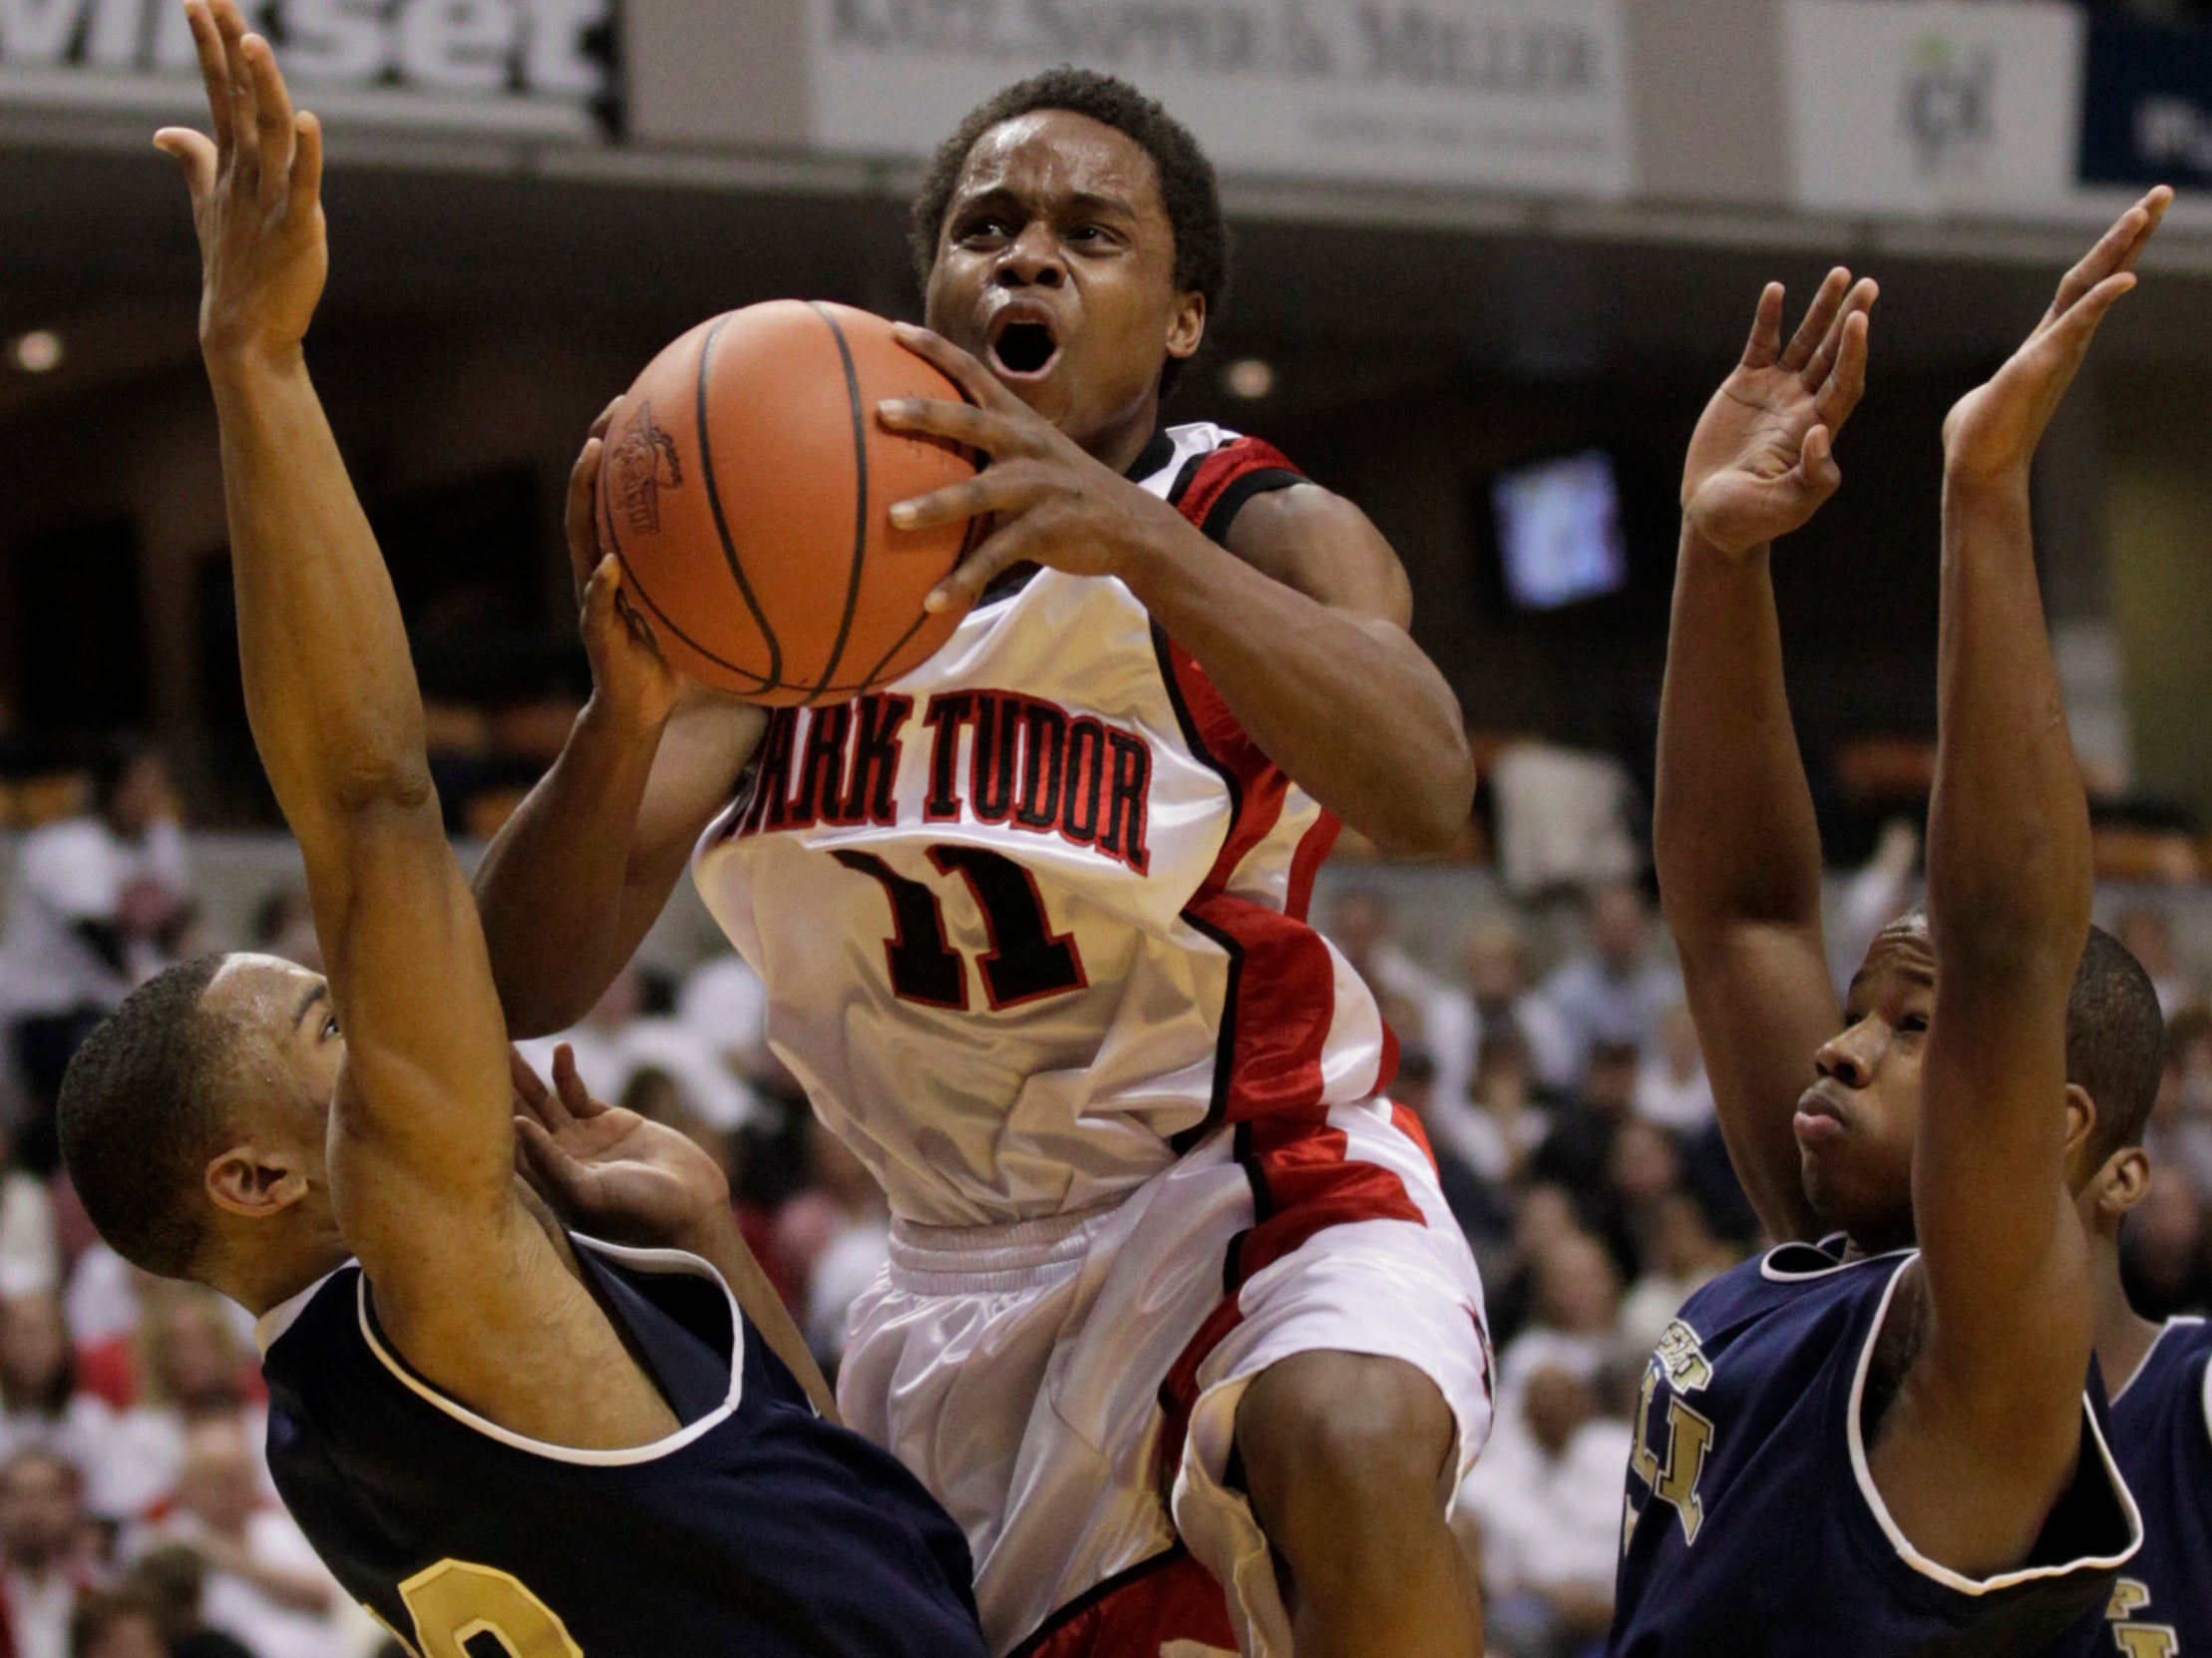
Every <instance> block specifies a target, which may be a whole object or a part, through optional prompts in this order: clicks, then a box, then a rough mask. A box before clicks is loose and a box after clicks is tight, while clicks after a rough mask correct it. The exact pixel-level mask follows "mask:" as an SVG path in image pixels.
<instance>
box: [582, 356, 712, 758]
mask: <svg viewBox="0 0 2212 1658" xmlns="http://www.w3.org/2000/svg"><path fill="white" fill-rule="evenodd" d="M621 403H622V400H621V399H620V398H618V397H617V398H616V399H615V400H614V401H613V402H611V403H609V404H608V405H607V406H606V408H605V409H604V410H602V411H601V412H600V415H599V418H598V419H597V420H595V421H593V422H592V423H591V435H590V436H589V437H587V438H586V439H585V440H584V444H583V452H582V453H581V454H580V455H578V456H577V457H576V464H575V469H574V470H573V471H572V472H570V473H569V474H568V507H567V532H568V571H569V574H570V575H571V576H572V577H573V578H574V579H575V585H576V610H577V613H578V616H577V623H576V625H577V630H578V631H580V632H581V633H582V635H583V651H584V654H585V655H586V656H587V657H589V658H590V661H591V687H592V693H593V696H594V697H595V698H596V699H597V700H598V701H599V702H601V703H602V704H603V705H604V707H605V708H606V710H607V712H609V713H610V714H612V715H613V716H614V717H615V718H616V719H617V720H619V721H620V722H621V723H622V724H624V725H626V726H632V727H635V728H638V729H647V730H649V729H657V728H658V727H659V725H660V723H661V722H662V721H663V720H665V719H666V718H667V717H668V714H669V712H670V710H671V709H673V708H674V707H675V705H676V703H677V702H678V700H680V699H681V698H682V696H683V694H684V692H685V690H686V688H687V687H688V686H689V685H690V684H691V681H690V680H688V679H686V678H685V677H684V676H683V675H682V674H681V673H679V672H677V671H676V670H675V669H674V668H672V667H670V666H669V665H668V663H667V661H666V660H665V659H664V658H663V657H662V656H661V653H660V646H659V644H658V643H657V642H656V641H655V640H654V638H653V630H652V625H651V623H650V622H647V621H646V620H645V619H644V618H643V617H641V616H639V615H638V614H637V611H636V608H635V607H634V606H632V605H631V604H630V602H629V597H628V595H626V594H625V593H624V592H623V591H622V562H621V560H619V559H617V558H616V557H615V556H614V555H613V554H612V553H608V552H605V551H604V550H603V549H602V547H601V546H600V542H599V520H598V510H599V466H600V462H601V459H602V457H603V455H604V453H605V449H606V432H607V427H608V425H609V424H610V423H611V422H612V421H613V419H614V411H615V410H616V409H618V408H620V407H621Z"/></svg>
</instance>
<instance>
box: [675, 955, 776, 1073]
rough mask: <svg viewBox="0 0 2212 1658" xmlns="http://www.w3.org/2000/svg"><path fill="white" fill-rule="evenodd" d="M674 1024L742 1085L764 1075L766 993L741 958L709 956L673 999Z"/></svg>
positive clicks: (766, 1063) (766, 1061)
mask: <svg viewBox="0 0 2212 1658" xmlns="http://www.w3.org/2000/svg"><path fill="white" fill-rule="evenodd" d="M676 1018H678V1019H679V1020H681V1021H683V1023H684V1026H685V1028H686V1029H687V1030H689V1031H690V1032H691V1033H692V1034H693V1035H695V1036H698V1038H699V1039H700V1040H701V1041H702V1042H704V1043H705V1044H706V1045H707V1046H708V1047H709V1048H710V1049H712V1050H713V1052H714V1053H715V1054H716V1056H717V1057H719V1058H720V1059H721V1061H722V1063H723V1064H724V1065H725V1066H726V1067H728V1069H729V1070H730V1071H731V1073H732V1074H734V1075H736V1076H739V1077H741V1078H743V1079H744V1080H745V1081H746V1082H748V1083H751V1082H757V1081H759V1080H760V1079H761V1078H762V1077H763V1076H765V1075H767V1074H768V1071H769V1068H770V1064H771V1061H770V1059H769V1055H768V987H767V986H766V985H764V984H762V983H761V982H760V975H759V974H757V973H755V972H754V971H753V970H752V968H751V967H750V966H748V965H747V963H746V961H745V958H744V957H742V956H740V955H738V954H737V953H736V952H734V951H731V952H729V953H727V954H724V955H720V956H710V957H708V958H707V960H705V961H704V962H701V963H700V964H699V965H698V966H697V967H695V968H693V969H692V970H691V972H690V974H689V975H688V976H687V977H686V978H685V979H684V982H683V988H682V989H681V990H680V991H678V992H677V993H676Z"/></svg>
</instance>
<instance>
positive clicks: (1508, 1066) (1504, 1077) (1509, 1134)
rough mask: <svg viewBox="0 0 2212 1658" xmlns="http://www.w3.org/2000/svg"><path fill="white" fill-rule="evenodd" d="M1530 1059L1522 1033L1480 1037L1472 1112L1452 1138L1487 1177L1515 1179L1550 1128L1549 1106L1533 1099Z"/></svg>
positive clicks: (1506, 1031)
mask: <svg viewBox="0 0 2212 1658" xmlns="http://www.w3.org/2000/svg"><path fill="white" fill-rule="evenodd" d="M1529 1063H1530V1055H1529V1044H1528V1040H1527V1038H1526V1037H1525V1036H1522V1035H1521V1034H1520V1032H1518V1031H1514V1030H1502V1031H1493V1032H1491V1033H1490V1034H1489V1035H1488V1036H1484V1037H1483V1038H1482V1047H1481V1048H1480V1050H1479V1051H1478V1053H1477V1055H1476V1059H1475V1080H1474V1110H1473V1112H1472V1113H1471V1114H1470V1115H1469V1116H1468V1117H1467V1119H1466V1125H1465V1127H1464V1128H1460V1127H1459V1126H1457V1124H1456V1123H1454V1126H1453V1129H1452V1135H1451V1137H1452V1139H1453V1143H1454V1144H1455V1145H1457V1146H1458V1148H1459V1150H1460V1152H1461V1154H1462V1155H1464V1156H1465V1157H1466V1159H1467V1160H1468V1162H1469V1163H1470V1164H1472V1165H1473V1166H1474V1169H1475V1171H1476V1172H1477V1173H1479V1174H1481V1175H1483V1176H1484V1177H1485V1178H1486V1179H1490V1180H1494V1181H1508V1182H1518V1181H1519V1180H1520V1178H1521V1176H1522V1175H1523V1174H1524V1173H1525V1172H1526V1171H1527V1169H1528V1166H1529V1159H1530V1158H1531V1157H1532V1156H1534V1155H1535V1153H1536V1149H1537V1147H1538V1146H1540V1145H1542V1144H1543V1143H1544V1140H1545V1138H1546V1136H1548V1135H1549V1134H1550V1133H1551V1131H1552V1113H1551V1110H1550V1108H1549V1107H1548V1106H1546V1105H1544V1104H1541V1103H1539V1101H1538V1100H1537V1098H1536V1095H1535V1092H1534V1089H1533V1083H1532V1078H1531V1077H1530V1074H1529ZM1445 1120H1446V1121H1447V1122H1453V1119H1452V1118H1449V1117H1447V1118H1445Z"/></svg>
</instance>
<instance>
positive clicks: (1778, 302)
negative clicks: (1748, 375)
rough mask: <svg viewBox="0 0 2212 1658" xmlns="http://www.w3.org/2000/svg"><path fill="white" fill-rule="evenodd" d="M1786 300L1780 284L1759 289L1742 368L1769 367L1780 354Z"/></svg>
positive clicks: (1744, 350)
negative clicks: (1783, 307) (1783, 308)
mask: <svg viewBox="0 0 2212 1658" xmlns="http://www.w3.org/2000/svg"><path fill="white" fill-rule="evenodd" d="M1787 297H1788V294H1787V292H1786V291H1785V290H1784V289H1783V287H1782V284H1781V283H1779V282H1769V283H1767V284H1766V286H1765V287H1763V288H1761V289H1760V290H1759V303H1758V308H1757V309H1756V310H1754V311H1753V312H1752V313H1751V337H1750V338H1749V339H1748V340H1746V341H1744V343H1743V364H1742V366H1743V367H1745V368H1772V367H1773V366H1774V362H1775V359H1776V358H1778V357H1779V356H1781V354H1782V303H1783V301H1784V300H1785V299H1786V298H1787Z"/></svg>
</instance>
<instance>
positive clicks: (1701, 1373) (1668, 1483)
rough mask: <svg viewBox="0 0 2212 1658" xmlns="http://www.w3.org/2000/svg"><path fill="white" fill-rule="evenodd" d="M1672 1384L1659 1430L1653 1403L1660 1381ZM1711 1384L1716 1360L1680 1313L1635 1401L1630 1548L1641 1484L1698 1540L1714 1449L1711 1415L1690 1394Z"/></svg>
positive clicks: (1626, 1531) (1627, 1520)
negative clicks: (1701, 1490) (1700, 1486)
mask: <svg viewBox="0 0 2212 1658" xmlns="http://www.w3.org/2000/svg"><path fill="white" fill-rule="evenodd" d="M1662 1383H1663V1384H1664V1385H1665V1387H1666V1389H1667V1396H1666V1402H1665V1410H1664V1413H1663V1421H1662V1425H1661V1427H1660V1428H1659V1431H1658V1432H1654V1430H1653V1426H1652V1418H1653V1416H1654V1414H1655V1412H1654V1406H1655V1404H1656V1403H1657V1396H1658V1394H1659V1387H1660V1385H1661V1384H1662ZM1711 1384H1712V1361H1711V1360H1710V1359H1708V1358H1706V1357H1705V1350H1704V1346H1703V1344H1702V1343H1701V1342H1700V1341H1699V1340H1698V1337H1697V1332H1696V1331H1695V1330H1692V1329H1691V1328H1690V1327H1689V1325H1688V1324H1686V1323H1685V1322H1683V1321H1682V1320H1681V1319H1676V1320H1674V1322H1673V1323H1671V1324H1669V1325H1668V1326H1667V1327H1666V1333H1665V1334H1664V1335H1662V1336H1661V1337H1659V1347H1658V1350H1657V1351H1655V1352H1654V1353H1653V1355H1652V1362H1651V1363H1650V1364H1649V1365H1648V1366H1646V1367H1645V1371H1644V1390H1643V1392H1642V1393H1641V1394H1639V1395H1638V1396H1637V1402H1636V1449H1635V1451H1633V1452H1632V1453H1631V1454H1630V1457H1629V1481H1630V1485H1631V1491H1630V1497H1629V1505H1628V1511H1627V1513H1626V1515H1625V1517H1624V1521H1623V1525H1622V1537H1621V1545H1622V1547H1623V1548H1624V1549H1625V1548H1627V1547H1628V1545H1629V1542H1630V1540H1631V1539H1632V1538H1633V1537H1634V1536H1635V1534H1636V1522H1637V1521H1638V1520H1639V1519H1641V1518H1643V1516H1644V1512H1645V1508H1644V1505H1640V1504H1639V1503H1638V1502H1637V1501H1636V1496H1635V1490H1634V1487H1635V1486H1636V1485H1639V1484H1641V1485H1642V1486H1644V1488H1645V1489H1646V1490H1647V1491H1649V1492H1650V1493H1651V1495H1652V1496H1653V1497H1657V1498H1658V1499H1659V1501H1661V1502H1664V1503H1667V1504H1669V1505H1670V1506H1671V1507H1672V1508H1673V1510H1674V1512H1675V1514H1676V1515H1677V1516H1678V1517H1679V1518H1680V1520H1681V1524H1682V1541H1684V1542H1685V1543H1694V1542H1695V1541H1696V1540H1697V1532H1698V1530H1699V1529H1700V1528H1701V1527H1702V1526H1703V1525H1704V1523H1705V1503H1704V1498H1703V1497H1701V1496H1699V1495H1698V1493H1697V1481H1698V1479H1699V1478H1700V1477H1701V1476H1702V1475H1703V1473H1704V1471H1705V1458H1706V1456H1708V1455H1709V1454H1710V1453H1711V1451H1712V1438H1713V1432H1714V1430H1713V1424H1712V1419H1711V1418H1710V1417H1708V1416H1706V1415H1704V1414H1703V1413H1702V1412H1700V1411H1696V1410H1693V1409H1691V1408H1690V1406H1689V1404H1688V1403H1687V1398H1686V1396H1688V1395H1690V1394H1696V1393H1702V1392H1704V1390H1705V1389H1706V1388H1708V1387H1709V1386H1711Z"/></svg>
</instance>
